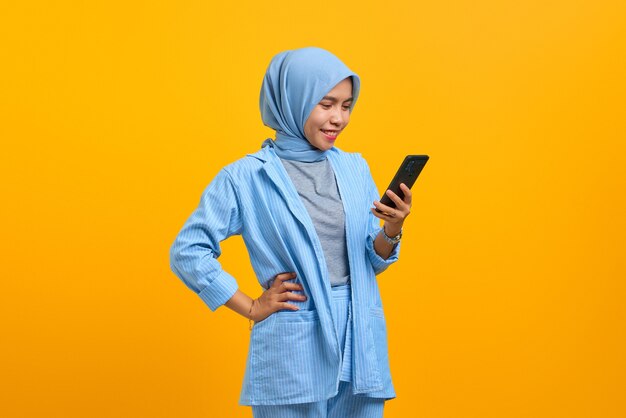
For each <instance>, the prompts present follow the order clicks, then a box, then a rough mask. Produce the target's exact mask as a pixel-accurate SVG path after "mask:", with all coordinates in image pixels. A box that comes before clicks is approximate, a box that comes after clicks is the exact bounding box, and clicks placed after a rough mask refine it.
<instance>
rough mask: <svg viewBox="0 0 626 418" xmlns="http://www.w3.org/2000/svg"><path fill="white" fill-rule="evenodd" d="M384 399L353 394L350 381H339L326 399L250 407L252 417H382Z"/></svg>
mask: <svg viewBox="0 0 626 418" xmlns="http://www.w3.org/2000/svg"><path fill="white" fill-rule="evenodd" d="M384 406H385V400H384V399H378V398H368V397H365V396H355V395H353V394H352V385H351V384H350V382H339V393H338V394H337V396H335V397H333V398H330V399H328V400H326V401H321V402H311V403H297V404H292V405H258V406H253V407H252V416H253V417H254V418H382V416H383V408H384Z"/></svg>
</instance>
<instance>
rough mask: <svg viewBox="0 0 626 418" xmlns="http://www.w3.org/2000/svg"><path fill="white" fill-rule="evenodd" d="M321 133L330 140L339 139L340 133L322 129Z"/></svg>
mask: <svg viewBox="0 0 626 418" xmlns="http://www.w3.org/2000/svg"><path fill="white" fill-rule="evenodd" d="M320 131H322V133H323V134H324V136H325V137H326V138H327V139H330V140H332V139H335V138H337V135H339V131H333V130H327V129H320Z"/></svg>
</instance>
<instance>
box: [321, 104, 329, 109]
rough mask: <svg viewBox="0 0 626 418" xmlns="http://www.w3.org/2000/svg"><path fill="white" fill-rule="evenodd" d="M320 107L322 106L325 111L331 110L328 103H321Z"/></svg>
mask: <svg viewBox="0 0 626 418" xmlns="http://www.w3.org/2000/svg"><path fill="white" fill-rule="evenodd" d="M320 106H322V108H323V109H330V107H331V105H329V104H328V103H320Z"/></svg>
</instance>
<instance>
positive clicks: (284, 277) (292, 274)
mask: <svg viewBox="0 0 626 418" xmlns="http://www.w3.org/2000/svg"><path fill="white" fill-rule="evenodd" d="M295 278H296V272H295V271H290V272H287V273H280V274H277V275H276V277H275V279H276V280H275V281H274V283H276V282H279V283H281V282H284V281H285V280H291V279H295Z"/></svg>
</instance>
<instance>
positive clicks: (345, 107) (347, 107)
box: [341, 105, 350, 110]
mask: <svg viewBox="0 0 626 418" xmlns="http://www.w3.org/2000/svg"><path fill="white" fill-rule="evenodd" d="M341 108H342V109H343V110H350V105H343V106H341Z"/></svg>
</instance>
